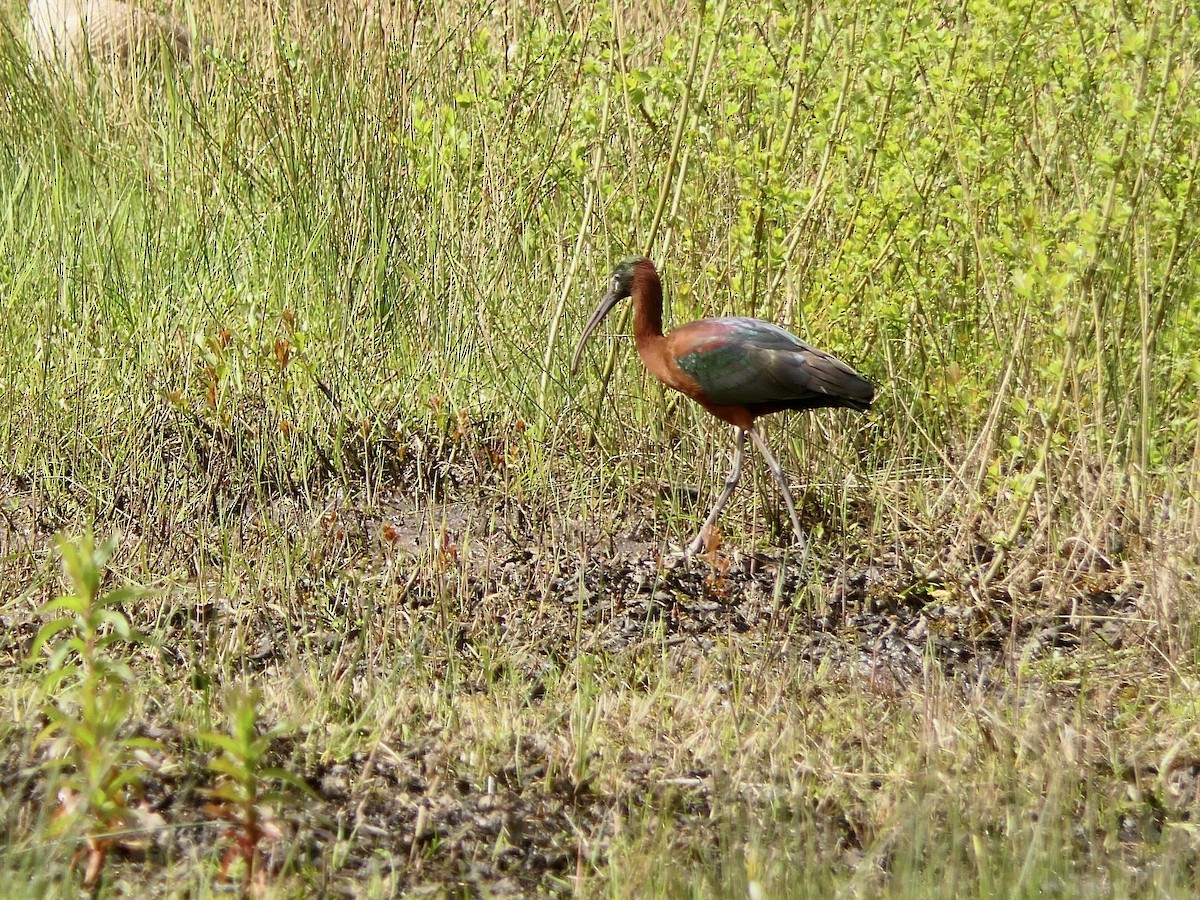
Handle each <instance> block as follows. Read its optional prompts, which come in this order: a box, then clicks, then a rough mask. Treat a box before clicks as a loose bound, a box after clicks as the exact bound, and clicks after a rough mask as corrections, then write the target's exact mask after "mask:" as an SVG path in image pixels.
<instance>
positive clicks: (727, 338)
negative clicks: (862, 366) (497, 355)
mask: <svg viewBox="0 0 1200 900" xmlns="http://www.w3.org/2000/svg"><path fill="white" fill-rule="evenodd" d="M626 297H632V298H633V331H634V337H635V339H636V341H637V349H638V355H639V356H641V358H642V363H643V364H644V365H645V366H646V368H647V369H649V370H650V371H651V372H652V373H653V374H654V376H655V377H656V378H657V379H658V380H659V381H661V382H663V384H665V385H667V386H668V387H672V388H674V389H675V390H677V391H680V392H681V393H684V394H686V395H687V396H689V397H691V398H692V399H693V400H695V401H696V402H697V403H699V404H700V405H701V406H703V407H704V408H705V409H707V410H708V411H709V412H710V413H712V414H713V415H714V416H716V417H717V418H718V419H721V420H722V421H724V422H728V423H729V424H730V425H732V426H733V427H734V435H735V439H734V447H733V467H732V468H731V469H730V472H729V478H728V479H726V481H725V490H723V491H722V492H721V495H720V496H719V497H718V498H717V502H716V504H715V505H714V506H713V508H712V512H710V513H709V514H708V518H707V519H705V520H704V524H703V525H702V526H701V527H700V532H699V533H698V534H697V535H696V537H695V538H694V539H693V540H692V542H691V543H690V544H689V545H688V547H687V555H688V556H689V557H691V556H692V555H694V554H696V553H697V552H699V551H700V549H701V548H702V547H703V546H704V533H705V531H706V530H708V529H710V528H711V526H712V525H713V524H714V523H715V522H716V521H717V517H718V516H720V515H721V511H722V510H723V509H724V508H725V504H727V503H728V502H729V498H730V497H731V496H732V495H733V491H734V488H736V487H737V483H738V479H739V478H741V475H742V456H743V454H744V451H745V446H746V435H747V434H749V435H750V438H751V439H752V440H753V441H754V443H755V445H756V446H757V447H758V449H759V450H760V451H762V455H763V458H764V459H766V461H767V465H768V466H769V467H770V469H771V474H772V475H774V476H775V480H776V481H777V482H779V487H780V489H781V490H782V491H783V499H784V500H785V501H787V508H788V513H789V514H790V515H791V517H792V527H793V528H795V529H796V535H797V537H798V538H799V539H800V546H801V547H802V548H805V549H806V545H805V540H804V532H803V530H801V528H800V517H799V516H797V515H796V504H795V502H793V500H792V492H791V491H790V490H789V489H788V484H787V479H786V478H784V476H783V469H782V468H780V466H779V461H778V460H777V459H776V458H775V455H774V454H773V453H771V450H770V448H769V447H768V446H767V444H766V441H764V440H763V439H762V437H761V436H760V435H759V433H758V432H757V431H755V429H754V420H755V419H757V418H758V417H759V416H765V415H768V414H770V413H774V412H779V411H780V410H784V409H818V408H820V407H822V406H844V407H848V408H850V409H857V410H866V409H868V408H869V407H870V406H871V400H872V399H873V398H874V396H875V389H874V387H872V385H871V383H870V382H869V381H867V380H866V379H865V378H863V377H862V376H861V375H859V374H858V373H857V372H855V371H854V370H853V369H852V368H850V367H849V366H848V365H846V364H845V363H844V362H842V361H841V360H840V359H836V358H835V357H833V356H830V355H829V354H828V353H825V352H824V351H821V350H818V349H817V348H816V347H813V346H812V345H810V344H806V343H805V342H804V341H802V340H800V339H799V338H798V337H796V336H795V335H793V334H790V333H789V332H787V331H784V330H783V329H782V328H780V327H779V326H778V325H773V324H771V323H770V322H764V321H763V320H762V319H747V318H720V319H698V320H697V321H695V322H689V323H688V324H686V325H681V326H680V327H679V328H676V329H675V330H674V331H672V332H671V333H670V334H668V335H664V334H663V330H662V310H663V295H662V281H661V280H660V279H659V277H658V270H657V269H655V268H654V263H652V262H651V261H650V260H648V259H645V258H638V257H632V258H630V259H626V260H624V261H623V262H622V263H621V264H620V265H619V266H617V268H616V270H615V271H614V272H613V276H612V282H611V284H610V285H609V288H608V293H607V294H605V295H604V299H603V300H601V301H600V305H599V306H598V307H596V311H595V313H593V314H592V318H591V319H590V320H589V321H588V323H587V326H586V327H585V328H584V329H583V336H582V337H581V338H580V339H579V349H578V350H576V351H575V358H574V359H573V360H572V362H571V371H572V372H574V371H575V370H576V369H577V368H578V367H579V358H580V357H581V356H582V355H583V346H584V344H585V343H587V339H588V338H589V337H591V334H592V332H593V331H595V330H596V327H597V326H598V325H599V324H600V322H601V320H602V319H603V318H604V317H605V316H606V315H608V313H609V312H610V311H611V310H612V308H613V307H614V306H616V305H617V302H618V301H620V300H623V299H625V298H626Z"/></svg>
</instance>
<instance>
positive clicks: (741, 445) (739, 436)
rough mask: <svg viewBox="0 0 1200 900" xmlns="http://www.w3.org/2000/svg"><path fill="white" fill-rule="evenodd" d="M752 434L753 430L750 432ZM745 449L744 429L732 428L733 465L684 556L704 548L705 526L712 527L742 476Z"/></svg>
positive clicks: (690, 555) (689, 555)
mask: <svg viewBox="0 0 1200 900" xmlns="http://www.w3.org/2000/svg"><path fill="white" fill-rule="evenodd" d="M750 433H751V434H754V432H753V431H751V432H750ZM745 450H746V432H745V430H744V429H741V428H737V427H736V426H735V428H734V444H733V466H732V468H730V470H729V477H728V478H726V479H725V490H723V491H721V496H720V497H718V498H717V502H716V504H714V505H713V508H712V512H710V513H709V514H708V518H707V519H705V520H704V524H703V525H701V526H700V531H699V533H698V534H697V535H696V537H695V538H693V539H692V542H691V543H690V544H688V548H687V552H686V554H685V555H686V556H688V557H689V558H690V557H692V556H695V555H696V554H697V553H699V552H700V551H701V550H702V549H704V531H705V529H707V528H712V526H713V525H714V524H715V523H716V521H717V517H718V516H720V515H721V510H723V509H724V508H725V504H726V503H728V502H729V498H730V497H732V496H733V490H734V488H736V487H737V485H738V481H739V480H740V479H741V477H742V456H743V455H744V454H745Z"/></svg>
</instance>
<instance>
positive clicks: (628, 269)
mask: <svg viewBox="0 0 1200 900" xmlns="http://www.w3.org/2000/svg"><path fill="white" fill-rule="evenodd" d="M643 263H645V264H649V265H651V266H653V263H650V260H648V259H646V258H645V257H641V256H631V257H629V258H628V259H623V260H621V262H620V263H619V264H618V265H617V267H616V268H615V269H613V273H612V278H611V279H610V280H609V282H608V293H607V294H605V295H604V299H603V300H601V301H600V305H599V306H597V307H596V311H595V312H594V313H592V317H591V319H589V320H588V323H587V325H585V326H584V328H583V336H582V337H580V338H579V348H578V349H577V350H576V351H575V358H574V359H573V360H571V371H572V372H574V371H575V370H576V369H578V368H579V359H580V357H581V356H583V345H584V344H586V343H587V339H588V338H589V337H591V336H592V332H593V331H595V330H596V326H597V325H599V324H600V322H601V321H603V319H604V317H605V316H607V315H608V314H609V313H610V312H611V311H612V308H613V307H614V306H616V305H617V303H619V302H620V301H622V300H624V299H625V298H626V297H628V296H629V295H630V294H632V293H633V276H634V273H635V272H636V271H637V269H638V267H639V266H640V265H641V264H643Z"/></svg>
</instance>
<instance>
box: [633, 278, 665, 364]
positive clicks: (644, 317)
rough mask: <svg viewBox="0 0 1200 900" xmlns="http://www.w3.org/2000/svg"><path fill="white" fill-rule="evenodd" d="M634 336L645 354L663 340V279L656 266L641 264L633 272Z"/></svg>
mask: <svg viewBox="0 0 1200 900" xmlns="http://www.w3.org/2000/svg"><path fill="white" fill-rule="evenodd" d="M630 293H631V294H632V295H633V336H634V339H635V341H636V342H637V348H638V351H639V352H641V353H642V354H644V353H645V352H646V351H647V350H649V349H650V348H651V347H652V346H654V345H655V344H656V343H657V342H659V341H661V340H662V336H663V326H662V308H663V294H662V281H661V280H660V279H659V277H658V273H657V272H656V271H654V267H653V266H650V265H646V266H640V267H638V269H637V270H636V271H635V272H634V273H633V285H632V287H631V290H630Z"/></svg>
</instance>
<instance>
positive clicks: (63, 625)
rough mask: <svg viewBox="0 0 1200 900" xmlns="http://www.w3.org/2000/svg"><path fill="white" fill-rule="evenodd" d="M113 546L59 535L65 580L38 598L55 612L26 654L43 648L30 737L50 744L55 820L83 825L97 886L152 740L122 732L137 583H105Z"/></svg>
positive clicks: (84, 852)
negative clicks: (107, 587)
mask: <svg viewBox="0 0 1200 900" xmlns="http://www.w3.org/2000/svg"><path fill="white" fill-rule="evenodd" d="M115 547H116V539H115V538H110V539H109V540H108V541H106V542H105V543H104V544H103V545H101V546H99V547H97V546H96V545H95V542H94V540H93V538H92V535H91V534H90V533H88V534H86V535H85V536H84V537H83V538H82V539H80V540H79V541H78V542H77V543H73V542H71V541H69V540H67V539H66V538H62V537H60V538H59V552H60V554H61V556H62V565H63V573H64V575H65V576H66V580H67V582H68V583H69V585H70V590H69V592H68V593H66V594H64V595H63V596H61V597H57V598H55V599H54V600H52V601H50V602H49V603H47V604H46V605H45V606H44V607H42V613H43V615H47V616H51V617H52V618H51V619H50V620H49V621H48V622H46V624H45V625H43V626H42V628H41V630H40V631H39V632H38V634H37V637H36V638H35V639H34V643H33V647H32V649H31V651H30V659H31V661H37V660H39V659H40V658H42V656H43V655H45V656H46V657H47V658H46V662H45V666H44V669H43V676H42V684H41V687H42V691H43V692H44V694H45V695H46V696H47V698H48V699H47V701H46V703H45V704H44V706H43V707H42V713H43V715H44V716H45V717H46V719H47V720H48V723H47V725H46V726H45V727H44V728H43V729H42V731H41V732H40V734H39V735H38V736H37V738H36V740H35V744H34V746H40V745H45V746H46V747H47V748H48V752H47V761H46V768H47V769H48V770H49V771H50V772H51V773H52V777H51V778H50V780H49V788H50V789H51V790H53V792H54V796H55V801H54V802H55V803H56V804H57V806H56V809H55V812H54V824H55V830H56V831H57V832H58V833H60V834H71V833H79V834H81V835H82V837H83V845H82V846H81V847H80V848H79V850H78V851H77V852H76V854H75V858H74V863H75V864H76V865H78V864H79V863H80V862H84V861H85V865H84V875H83V883H84V886H85V887H87V888H88V889H90V890H93V891H94V890H96V889H98V887H99V885H100V878H101V876H102V874H103V870H104V863H105V860H106V859H107V857H108V853H109V851H110V850H111V849H112V848H113V847H114V846H116V845H118V844H119V843H120V842H121V840H122V837H123V833H124V832H127V831H128V830H129V829H130V827H131V826H132V825H133V824H134V821H135V817H134V815H133V812H132V810H131V807H130V801H131V800H132V799H134V798H136V797H137V795H138V794H139V793H140V786H141V781H142V776H143V775H144V773H145V766H144V764H143V763H142V762H141V761H140V760H139V759H138V757H137V755H136V751H138V750H143V751H144V750H150V749H154V748H156V747H157V743H156V742H155V741H152V740H150V739H148V738H141V737H131V736H129V734H128V730H129V729H128V727H127V719H128V714H129V708H130V703H131V691H130V687H131V685H132V684H133V682H134V678H133V673H132V671H131V669H130V667H129V664H128V663H127V662H126V660H125V658H124V654H123V649H124V648H126V647H128V646H130V645H132V644H135V643H138V642H140V641H141V640H142V637H141V636H140V635H139V634H137V633H136V632H135V631H134V630H133V628H132V627H131V626H130V624H129V619H128V618H127V616H126V615H125V613H124V611H123V608H124V607H125V605H126V604H127V603H128V602H129V601H131V600H132V599H134V598H135V597H137V596H139V595H140V594H141V593H142V591H141V589H140V588H137V587H122V588H116V589H115V590H112V591H109V592H107V593H101V591H100V584H101V580H102V577H103V574H104V569H105V566H106V564H107V563H108V560H109V559H110V558H111V556H112V553H113V550H114V549H115Z"/></svg>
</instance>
